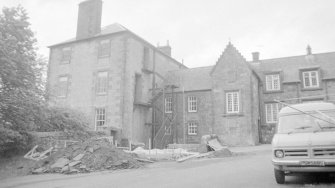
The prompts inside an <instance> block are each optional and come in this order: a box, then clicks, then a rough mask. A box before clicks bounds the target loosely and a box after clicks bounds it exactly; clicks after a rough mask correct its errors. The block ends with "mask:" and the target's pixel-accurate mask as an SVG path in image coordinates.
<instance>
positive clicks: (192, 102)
mask: <svg viewBox="0 0 335 188" xmlns="http://www.w3.org/2000/svg"><path fill="white" fill-rule="evenodd" d="M188 111H189V112H196V111H197V98H196V97H195V96H190V97H188Z"/></svg>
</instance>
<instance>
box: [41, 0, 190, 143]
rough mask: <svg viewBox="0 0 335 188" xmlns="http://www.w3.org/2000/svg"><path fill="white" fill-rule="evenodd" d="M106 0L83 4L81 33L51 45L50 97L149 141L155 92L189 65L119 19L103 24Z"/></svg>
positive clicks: (109, 128)
mask: <svg viewBox="0 0 335 188" xmlns="http://www.w3.org/2000/svg"><path fill="white" fill-rule="evenodd" d="M101 11H102V1H101V0H89V1H84V2H82V3H80V4H79V13H78V25H77V34H76V37H75V38H73V39H70V40H67V41H64V42H61V43H59V44H55V45H52V46H50V59H49V67H48V86H47V87H48V91H49V103H50V104H51V105H56V106H66V107H70V108H74V109H77V110H80V111H82V112H83V113H85V114H86V115H87V117H88V119H89V121H90V122H91V123H90V125H91V129H92V130H97V131H106V132H108V133H110V134H111V135H112V136H114V138H116V139H117V140H118V141H119V142H120V140H121V139H122V138H125V139H128V140H132V141H133V142H141V143H146V144H148V142H149V138H151V134H152V132H151V124H150V122H152V119H151V118H152V108H151V105H150V103H151V100H152V93H153V92H154V90H155V89H153V88H156V86H158V85H160V84H162V82H163V75H165V74H166V73H167V72H168V71H171V70H179V69H185V68H186V67H185V66H184V65H182V64H181V63H179V62H178V61H176V60H175V59H173V58H172V57H171V47H170V46H169V45H167V46H162V47H155V46H153V45H152V44H150V43H149V42H147V41H145V40H144V39H142V38H141V37H139V36H137V35H136V34H134V33H133V32H131V31H130V30H128V29H127V28H125V27H123V26H122V25H120V24H117V23H116V24H112V25H108V26H106V27H102V28H101Z"/></svg>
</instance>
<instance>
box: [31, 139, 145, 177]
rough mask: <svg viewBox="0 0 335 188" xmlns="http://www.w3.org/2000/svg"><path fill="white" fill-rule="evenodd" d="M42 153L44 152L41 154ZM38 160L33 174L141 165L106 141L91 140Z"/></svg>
mask: <svg viewBox="0 0 335 188" xmlns="http://www.w3.org/2000/svg"><path fill="white" fill-rule="evenodd" d="M43 153H44V152H43ZM50 153H51V154H50V155H49V156H47V157H42V159H41V160H38V161H37V163H36V167H35V168H34V169H33V170H32V173H33V174H40V173H64V174H71V173H85V172H93V171H101V170H117V169H129V168H139V167H141V166H142V163H140V162H139V161H137V160H136V159H135V158H136V156H134V155H133V154H129V153H126V152H124V151H122V150H119V149H117V148H115V146H114V145H113V144H111V143H110V142H109V141H108V140H106V139H97V138H92V139H89V140H87V141H84V142H77V143H73V144H71V145H68V146H67V147H66V148H63V149H60V150H58V151H56V152H50Z"/></svg>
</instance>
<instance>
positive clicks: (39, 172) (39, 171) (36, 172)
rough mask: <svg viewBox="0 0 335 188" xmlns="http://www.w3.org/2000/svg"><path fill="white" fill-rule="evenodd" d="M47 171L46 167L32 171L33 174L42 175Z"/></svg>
mask: <svg viewBox="0 0 335 188" xmlns="http://www.w3.org/2000/svg"><path fill="white" fill-rule="evenodd" d="M45 170H46V168H45V167H41V168H38V169H35V170H33V171H32V173H33V174H42V173H43V172H44V171H45Z"/></svg>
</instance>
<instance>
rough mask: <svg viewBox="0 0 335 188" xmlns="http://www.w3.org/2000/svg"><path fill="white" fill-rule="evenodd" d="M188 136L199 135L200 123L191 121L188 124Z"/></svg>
mask: <svg viewBox="0 0 335 188" xmlns="http://www.w3.org/2000/svg"><path fill="white" fill-rule="evenodd" d="M187 135H190V136H194V135H198V123H197V122H195V121H191V122H188V123H187Z"/></svg>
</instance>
